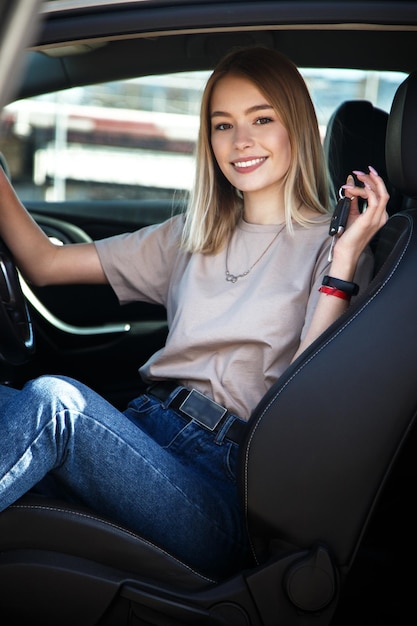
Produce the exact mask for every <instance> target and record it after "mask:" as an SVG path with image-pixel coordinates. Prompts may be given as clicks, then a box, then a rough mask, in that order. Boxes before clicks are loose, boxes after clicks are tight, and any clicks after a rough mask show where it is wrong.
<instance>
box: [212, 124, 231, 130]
mask: <svg viewBox="0 0 417 626" xmlns="http://www.w3.org/2000/svg"><path fill="white" fill-rule="evenodd" d="M231 127H232V125H231V124H227V123H226V122H223V123H221V124H216V126H215V127H214V130H228V129H229V128H231Z"/></svg>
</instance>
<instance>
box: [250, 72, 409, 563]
mask: <svg viewBox="0 0 417 626" xmlns="http://www.w3.org/2000/svg"><path fill="white" fill-rule="evenodd" d="M416 81H417V76H416V77H415V79H414V80H413V85H412V87H411V85H406V86H405V87H404V86H402V88H400V97H399V98H398V99H396V100H394V103H393V106H392V110H391V114H390V116H391V117H390V122H389V136H391V132H394V130H393V129H397V130H398V129H401V132H400V133H397V136H396V140H395V142H392V144H391V143H389V144H388V147H387V155H388V163H389V170H388V171H389V172H390V171H391V168H392V167H393V163H394V162H395V161H396V159H397V156H398V150H399V149H400V148H401V147H402V146H401V144H402V140H403V139H402V138H404V135H405V136H406V137H407V139H408V136H409V135H408V133H405V129H404V112H405V111H408V108H407V104H408V96H409V95H410V97H412V98H414V97H415V95H416V94H417V91H415V90H417V82H416ZM410 111H412V108H410ZM410 116H411V117H412V118H413V123H414V124H415V125H417V109H415V112H414V114H412V113H410ZM410 124H411V123H410ZM396 132H397V131H396ZM414 136H415V133H414ZM410 143H411V142H410ZM407 149H408V152H407V154H406V156H404V159H406V160H407V167H404V169H400V170H399V171H398V172H397V173H396V177H395V179H394V183H395V184H396V185H397V184H398V183H401V186H400V190H401V191H402V192H410V191H412V192H413V193H415V194H417V158H415V157H417V154H416V151H417V145H415V146H414V158H412V147H411V145H410V146H408V148H407ZM409 159H410V160H409ZM410 161H411V163H410ZM413 169H414V172H415V175H414V177H412V173H413ZM410 177H412V179H413V180H411V178H410ZM416 268H417V211H416V210H414V209H411V210H409V211H402V212H399V213H397V214H395V215H393V216H391V217H390V219H389V220H388V222H387V224H386V226H384V228H383V229H381V231H380V233H379V236H378V238H377V244H376V273H375V276H374V278H373V280H372V282H371V284H370V285H369V287H368V289H367V290H365V291H364V292H363V293H362V294H360V295H359V297H358V298H357V300H356V302H355V303H352V305H351V307H350V308H349V310H348V311H346V313H345V314H344V315H342V316H341V317H340V318H339V319H338V320H337V321H336V322H335V323H334V324H333V325H332V326H331V327H330V328H329V329H328V330H327V331H326V332H325V333H323V334H322V335H321V336H320V337H319V338H318V339H317V340H316V341H315V342H314V344H312V345H311V346H310V347H309V348H308V349H307V350H306V351H305V352H304V353H303V354H302V355H300V357H299V358H298V359H297V360H296V361H295V362H294V363H293V364H292V365H291V366H290V367H289V368H288V370H287V371H286V372H285V373H284V374H283V375H282V377H281V378H280V379H279V380H278V381H277V382H276V384H275V385H274V386H273V387H272V388H271V389H270V391H269V392H268V393H267V394H266V396H265V397H264V398H263V400H262V401H261V402H260V404H259V405H258V407H257V408H256V410H255V411H254V413H253V415H252V417H251V420H250V428H249V433H248V438H247V440H246V442H245V445H244V446H243V450H242V455H243V458H242V461H243V462H242V467H243V475H242V491H243V498H244V502H245V507H246V513H247V519H248V527H249V530H250V534H251V537H252V541H253V546H254V552H255V553H256V556H257V558H258V560H262V558H263V556H264V555H263V554H262V548H265V550H266V552H267V553H268V552H270V546H271V545H272V544H273V545H274V546H275V548H276V549H277V550H280V549H281V550H287V549H288V548H289V546H292V547H296V548H301V549H307V548H310V547H311V546H312V545H315V544H316V543H317V542H323V543H324V544H326V546H328V547H329V549H330V552H331V554H332V556H333V558H334V560H335V562H336V563H337V566H338V569H339V571H344V572H347V571H348V570H349V568H350V566H351V565H352V562H353V559H354V556H355V554H356V550H357V549H358V547H359V544H360V540H361V538H362V536H363V533H364V532H365V530H366V527H367V522H368V520H369V519H370V516H371V514H372V512H373V510H374V507H375V506H376V503H377V501H378V498H379V495H380V492H381V490H382V488H383V485H384V483H385V480H386V479H387V477H388V476H389V474H390V471H391V468H392V465H393V463H394V460H395V459H396V457H397V455H398V453H399V451H400V449H401V447H402V445H403V443H404V441H405V439H406V438H407V435H408V433H409V431H410V429H411V426H412V424H413V423H414V420H415V415H416V409H417V384H416V378H417V324H416V311H417V289H410V285H411V284H414V283H415V275H416Z"/></svg>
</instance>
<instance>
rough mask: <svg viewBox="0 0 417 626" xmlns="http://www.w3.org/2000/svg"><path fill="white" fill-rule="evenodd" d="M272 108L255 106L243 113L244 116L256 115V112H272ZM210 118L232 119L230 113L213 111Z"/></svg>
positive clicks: (269, 106)
mask: <svg viewBox="0 0 417 626" xmlns="http://www.w3.org/2000/svg"><path fill="white" fill-rule="evenodd" d="M272 109H273V107H272V106H271V105H270V104H255V105H254V106H252V107H249V109H246V111H244V113H245V115H250V114H251V113H256V112H257V111H267V110H269V111H270V110H272ZM211 117H212V118H213V117H232V115H231V113H227V111H213V113H212V114H211Z"/></svg>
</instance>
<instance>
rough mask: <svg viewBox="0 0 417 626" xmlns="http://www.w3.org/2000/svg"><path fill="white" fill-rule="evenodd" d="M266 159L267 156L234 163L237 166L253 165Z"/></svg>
mask: <svg viewBox="0 0 417 626" xmlns="http://www.w3.org/2000/svg"><path fill="white" fill-rule="evenodd" d="M262 161H265V158H262V159H251V160H250V161H238V162H237V163H233V165H234V166H235V167H252V165H257V164H258V163H262Z"/></svg>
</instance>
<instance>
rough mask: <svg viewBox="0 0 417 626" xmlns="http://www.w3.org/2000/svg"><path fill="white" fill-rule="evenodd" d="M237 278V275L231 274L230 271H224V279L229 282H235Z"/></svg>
mask: <svg viewBox="0 0 417 626" xmlns="http://www.w3.org/2000/svg"><path fill="white" fill-rule="evenodd" d="M237 279H238V276H235V275H234V274H231V273H230V272H227V271H226V280H227V281H228V282H229V283H235V282H236V281H237Z"/></svg>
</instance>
